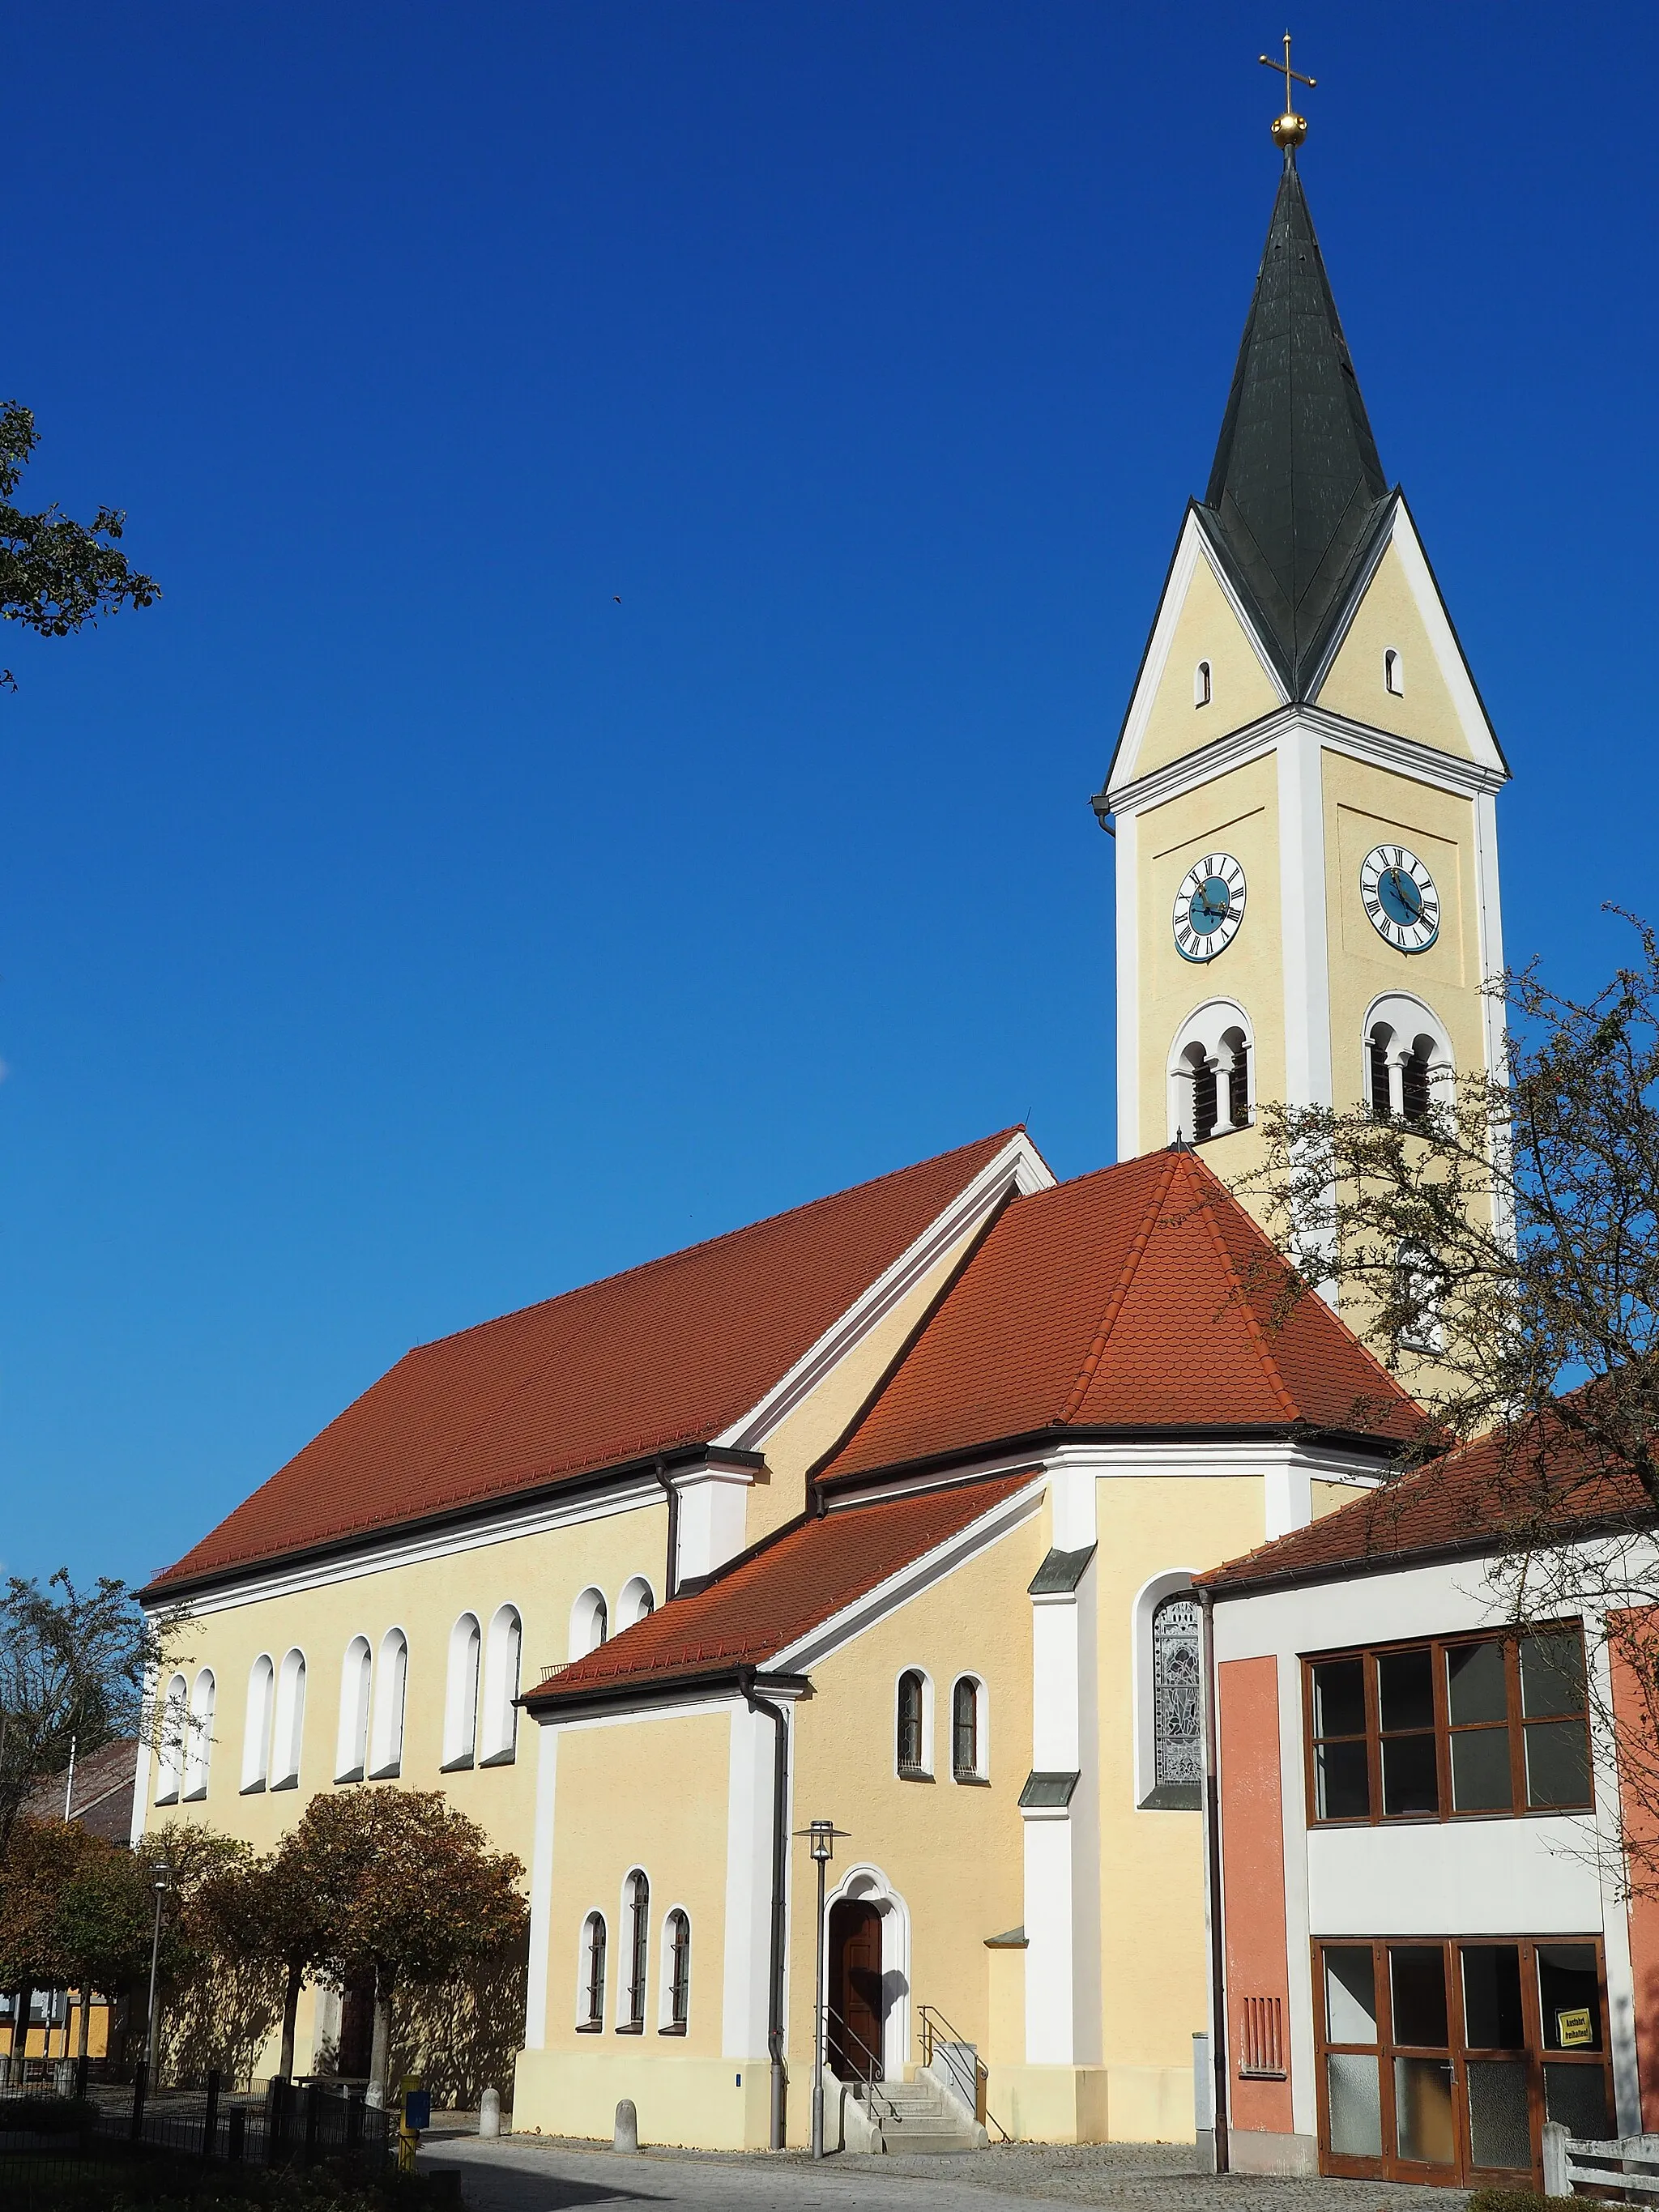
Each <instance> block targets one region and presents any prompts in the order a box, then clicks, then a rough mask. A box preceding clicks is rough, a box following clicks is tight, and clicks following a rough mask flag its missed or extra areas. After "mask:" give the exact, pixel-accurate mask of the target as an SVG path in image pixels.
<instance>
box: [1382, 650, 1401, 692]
mask: <svg viewBox="0 0 1659 2212" xmlns="http://www.w3.org/2000/svg"><path fill="white" fill-rule="evenodd" d="M1383 690H1385V691H1392V692H1393V694H1394V696H1395V698H1396V699H1403V698H1404V697H1405V696H1406V664H1405V662H1404V661H1403V660H1402V659H1401V658H1400V653H1399V650H1398V648H1397V647H1395V646H1392V645H1390V646H1389V647H1385V649H1384V651H1383Z"/></svg>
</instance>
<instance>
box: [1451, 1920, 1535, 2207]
mask: <svg viewBox="0 0 1659 2212" xmlns="http://www.w3.org/2000/svg"><path fill="white" fill-rule="evenodd" d="M1463 2039H1464V2041H1465V2042H1466V2043H1467V2044H1468V2047H1469V2049H1470V2050H1471V2051H1524V2050H1525V2049H1526V2047H1527V2027H1526V2021H1525V2019H1524V2018H1523V2016H1522V2004H1521V1950H1520V1946H1519V1945H1518V1944H1516V1943H1466V1944H1465V1945H1464V1947H1463ZM1498 2163H1499V2164H1500V2165H1501V2164H1502V2163H1503V2161H1502V2160H1499V2161H1498Z"/></svg>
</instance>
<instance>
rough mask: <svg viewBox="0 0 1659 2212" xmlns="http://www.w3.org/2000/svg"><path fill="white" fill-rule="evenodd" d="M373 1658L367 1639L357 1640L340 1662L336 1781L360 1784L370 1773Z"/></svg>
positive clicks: (364, 1637)
mask: <svg viewBox="0 0 1659 2212" xmlns="http://www.w3.org/2000/svg"><path fill="white" fill-rule="evenodd" d="M373 1670H374V1658H373V1656H372V1655H371V1653H370V1651H369V1648H368V1637H366V1636H354V1637H353V1638H352V1639H351V1641H350V1643H349V1644H347V1646H346V1649H345V1657H344V1658H343V1660H342V1661H341V1662H340V1727H339V1733H338V1735H337V1736H336V1738H335V1743H334V1779H335V1780H336V1781H337V1782H361V1781H362V1778H363V1776H364V1775H365V1773H366V1772H367V1771H368V1691H369V1678H370V1675H371V1674H372V1673H373Z"/></svg>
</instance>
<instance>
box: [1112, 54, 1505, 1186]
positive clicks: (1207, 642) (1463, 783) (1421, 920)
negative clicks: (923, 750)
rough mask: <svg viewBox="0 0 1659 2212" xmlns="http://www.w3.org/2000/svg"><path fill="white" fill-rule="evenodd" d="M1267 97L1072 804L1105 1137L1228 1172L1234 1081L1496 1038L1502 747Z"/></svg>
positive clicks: (1409, 1089)
mask: <svg viewBox="0 0 1659 2212" xmlns="http://www.w3.org/2000/svg"><path fill="white" fill-rule="evenodd" d="M1287 68H1288V58H1287ZM1289 90H1290V82H1289V77H1288V76H1287V79H1286V92H1287V94H1288V92H1289ZM1285 105H1286V110H1287V112H1286V113H1285V115H1284V116H1282V117H1280V118H1279V120H1278V122H1277V123H1275V125H1274V126H1273V135H1274V137H1275V141H1276V142H1277V143H1279V145H1280V146H1281V147H1282V149H1283V153H1284V168H1283V173H1282V174H1281V176H1280V178H1279V190H1278V195H1277V197H1276V198H1275V200H1274V203H1273V218H1272V221H1271V222H1270V223H1269V224H1268V227H1267V245H1266V246H1265V247H1264V249H1263V252H1262V256H1261V267H1260V269H1259V270H1258V271H1257V274H1256V280H1255V296H1254V297H1253V299H1252V300H1251V302H1250V308H1249V314H1248V316H1247V317H1246V319H1245V324H1244V335H1243V342H1242V343H1241V344H1240V347H1239V350H1238V362H1237V368H1235V370H1234V373H1233V381H1232V388H1231V392H1230V393H1229V395H1228V398H1227V404H1226V410H1225V413H1224V415H1223V416H1222V422H1221V435H1220V437H1219V439H1218V441H1217V445H1216V450H1215V459H1214V463H1213V465H1212V468H1211V471H1210V480H1209V483H1208V486H1207V488H1206V491H1205V494H1204V496H1203V498H1202V499H1201V500H1194V501H1191V502H1190V503H1189V504H1188V508H1187V513H1186V516H1185V518H1184V520H1183V521H1182V527H1181V532H1180V536H1179V538H1177V540H1176V548H1175V553H1174V556H1173V558H1172V560H1171V561H1170V571H1169V574H1168V577H1167V579H1166V580H1165V583H1164V592H1163V597H1162V599H1160V601H1159V603H1158V612H1157V615H1156V617H1155V618H1154V620H1153V623H1152V632H1151V635H1149V637H1148V639H1147V641H1146V652H1145V653H1144V655H1143V656H1142V659H1141V665H1140V670H1139V675H1138V677H1137V678H1136V681H1135V685H1134V690H1133V696H1131V698H1130V701H1129V705H1128V710H1127V713H1126V714H1125V715H1124V718H1123V726H1122V728H1121V732H1120V733H1119V736H1118V742H1117V748H1116V750H1115V753H1114V755H1113V758H1112V764H1111V768H1110V770H1109V773H1108V775H1107V778H1106V783H1105V787H1104V789H1103V790H1102V791H1101V792H1100V793H1099V794H1098V795H1097V798H1096V799H1095V800H1094V802H1093V803H1094V805H1095V809H1096V811H1097V813H1098V814H1099V815H1100V817H1101V818H1102V821H1103V823H1104V824H1105V825H1106V826H1107V827H1108V828H1110V829H1114V830H1115V838H1116V859H1117V886H1116V924H1117V1035H1118V1152H1119V1157H1120V1158H1129V1157H1131V1156H1132V1155H1133V1154H1136V1153H1139V1152H1152V1151H1154V1150H1156V1149H1157V1148H1158V1147H1159V1146H1164V1145H1167V1144H1168V1143H1170V1141H1171V1139H1173V1138H1175V1137H1176V1136H1177V1135H1180V1136H1182V1137H1185V1138H1186V1139H1188V1141H1190V1142H1193V1143H1195V1144H1200V1145H1201V1146H1204V1148H1205V1150H1206V1154H1207V1155H1208V1157H1209V1161H1210V1164H1211V1165H1212V1166H1213V1167H1214V1169H1215V1170H1216V1171H1217V1173H1218V1174H1219V1175H1220V1176H1223V1178H1224V1179H1226V1180H1231V1179H1233V1178H1234V1177H1236V1176H1238V1175H1240V1174H1243V1173H1245V1172H1247V1171H1248V1170H1249V1169H1250V1168H1252V1167H1253V1166H1254V1165H1255V1163H1256V1158H1257V1156H1258V1155H1257V1143H1256V1139H1255V1136H1254V1135H1253V1134H1252V1126H1253V1124H1254V1122H1255V1115H1256V1109H1257V1105H1258V1103H1259V1102H1262V1101H1266V1100H1270V1099H1281V1100H1285V1101H1288V1102H1290V1103H1295V1104H1299V1105H1300V1104H1327V1105H1335V1106H1338V1107H1351V1106H1353V1105H1355V1104H1357V1103H1361V1102H1364V1103H1368V1104H1370V1105H1371V1106H1372V1107H1374V1108H1375V1109H1376V1110H1378V1111H1389V1112H1393V1113H1395V1114H1404V1115H1410V1114H1412V1113H1413V1112H1414V1111H1416V1110H1419V1109H1420V1107H1421V1106H1422V1105H1423V1103H1425V1101H1426V1098H1427V1097H1429V1096H1430V1095H1431V1091H1432V1087H1433V1085H1434V1084H1435V1082H1436V1081H1437V1080H1438V1079H1443V1078H1444V1077H1445V1076H1446V1075H1448V1074H1449V1073H1452V1072H1455V1071H1460V1070H1467V1069H1492V1068H1494V1067H1495V1066H1497V1065H1498V1056H1499V1053H1500V1049H1501V1010H1500V1009H1499V1007H1498V1006H1497V1005H1496V1004H1495V1003H1494V1002H1493V1001H1492V1000H1490V999H1488V998H1485V997H1483V995H1482V992H1481V985H1482V983H1483V981H1486V979H1487V978H1489V977H1492V976H1495V975H1498V973H1499V972H1500V971H1501V969H1502V967H1503V943H1502V933H1501V928H1500V922H1499V913H1498V843H1497V830H1496V819H1495V809H1494V801H1495V797H1496V794H1497V793H1498V790H1499V789H1500V787H1502V786H1503V784H1504V782H1505V781H1507V779H1508V773H1509V771H1508V769H1507V767H1506V766H1505V763H1504V756H1503V753H1502V751H1501V750H1500V748H1499V746H1498V739H1497V738H1496V736H1495V734H1494V732H1493V731H1492V725H1491V722H1490V721H1489V720H1488V718H1487V715H1486V708H1485V707H1484V706H1483V704H1482V702H1481V699H1480V692H1479V690H1477V689H1476V686H1475V683H1474V678H1473V676H1472V675H1471V673H1470V671H1469V668H1468V663H1467V661H1466V660H1465V659H1464V656H1463V652H1462V647H1461V646H1460V644H1459V642H1458V639H1457V633H1456V631H1455V629H1454V628H1453V626H1452V622H1451V618H1450V617H1449V614H1448V612H1447V611H1446V606H1445V603H1444V601H1443V599H1442V597H1441V593H1440V589H1439V586H1438V584H1437V581H1436V580H1435V575H1434V571H1433V570H1432V568H1431V567H1430V565H1429V562H1428V557H1427V556H1426V554H1425V551H1424V550H1423V545H1422V541H1421V539H1420V538H1419V535H1418V532H1417V528H1416V525H1415V523H1414V522H1413V518H1412V514H1411V511H1410V509H1409V507H1407V502H1406V497H1405V495H1404V493H1403V491H1402V490H1401V488H1400V486H1399V485H1398V484H1395V485H1394V486H1393V487H1392V488H1390V486H1389V482H1388V479H1387V477H1385V476H1384V475H1383V467H1382V464H1381V461H1380V460H1379V459H1378V456H1377V448H1376V439H1375V438H1374V437H1373V435H1372V434H1371V426H1370V419H1369V417H1368V416H1367V414H1366V411H1365V403H1364V399H1363V398H1362V397H1361V395H1360V390H1359V384H1358V378H1357V377H1356V375H1355V374H1354V368H1353V363H1352V360H1351V359H1350V357H1349V353H1348V347H1347V342H1346V339H1345V337H1343V334H1342V325H1341V321H1340V318H1339V317H1338V314H1337V312H1336V302H1335V300H1334V297H1333V295H1332V292H1331V287H1330V283H1329V279H1328V277H1327V276H1326V273H1325V264H1324V260H1323V258H1322V255H1321V253H1320V250H1319V241H1318V240H1317V238H1316V236H1315V234H1314V227H1313V221H1312V217H1311V216H1310V214H1309V211H1308V202H1307V197H1306V195H1305V193H1304V190H1303V185H1302V179H1301V177H1300V175H1299V174H1298V173H1297V162H1296V149H1297V143H1299V141H1300V138H1301V137H1302V136H1303V135H1304V133H1305V130H1306V125H1304V123H1303V122H1302V120H1301V118H1299V117H1297V116H1296V115H1293V114H1291V113H1290V112H1288V111H1289V109H1290V106H1291V102H1290V100H1288V98H1287V100H1286V103H1285Z"/></svg>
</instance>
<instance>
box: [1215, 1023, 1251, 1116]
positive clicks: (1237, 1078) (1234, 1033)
mask: <svg viewBox="0 0 1659 2212" xmlns="http://www.w3.org/2000/svg"><path fill="white" fill-rule="evenodd" d="M1221 1042H1222V1043H1223V1044H1224V1045H1225V1047H1226V1048H1227V1051H1228V1054H1229V1055H1230V1058H1229V1063H1228V1067H1227V1119H1228V1120H1229V1121H1231V1123H1232V1125H1233V1127H1234V1128H1235V1129H1246V1128H1248V1127H1249V1123H1250V1048H1249V1042H1248V1041H1247V1040H1246V1037H1245V1035H1244V1032H1243V1030H1225V1031H1224V1033H1223V1035H1222V1039H1221Z"/></svg>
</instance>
